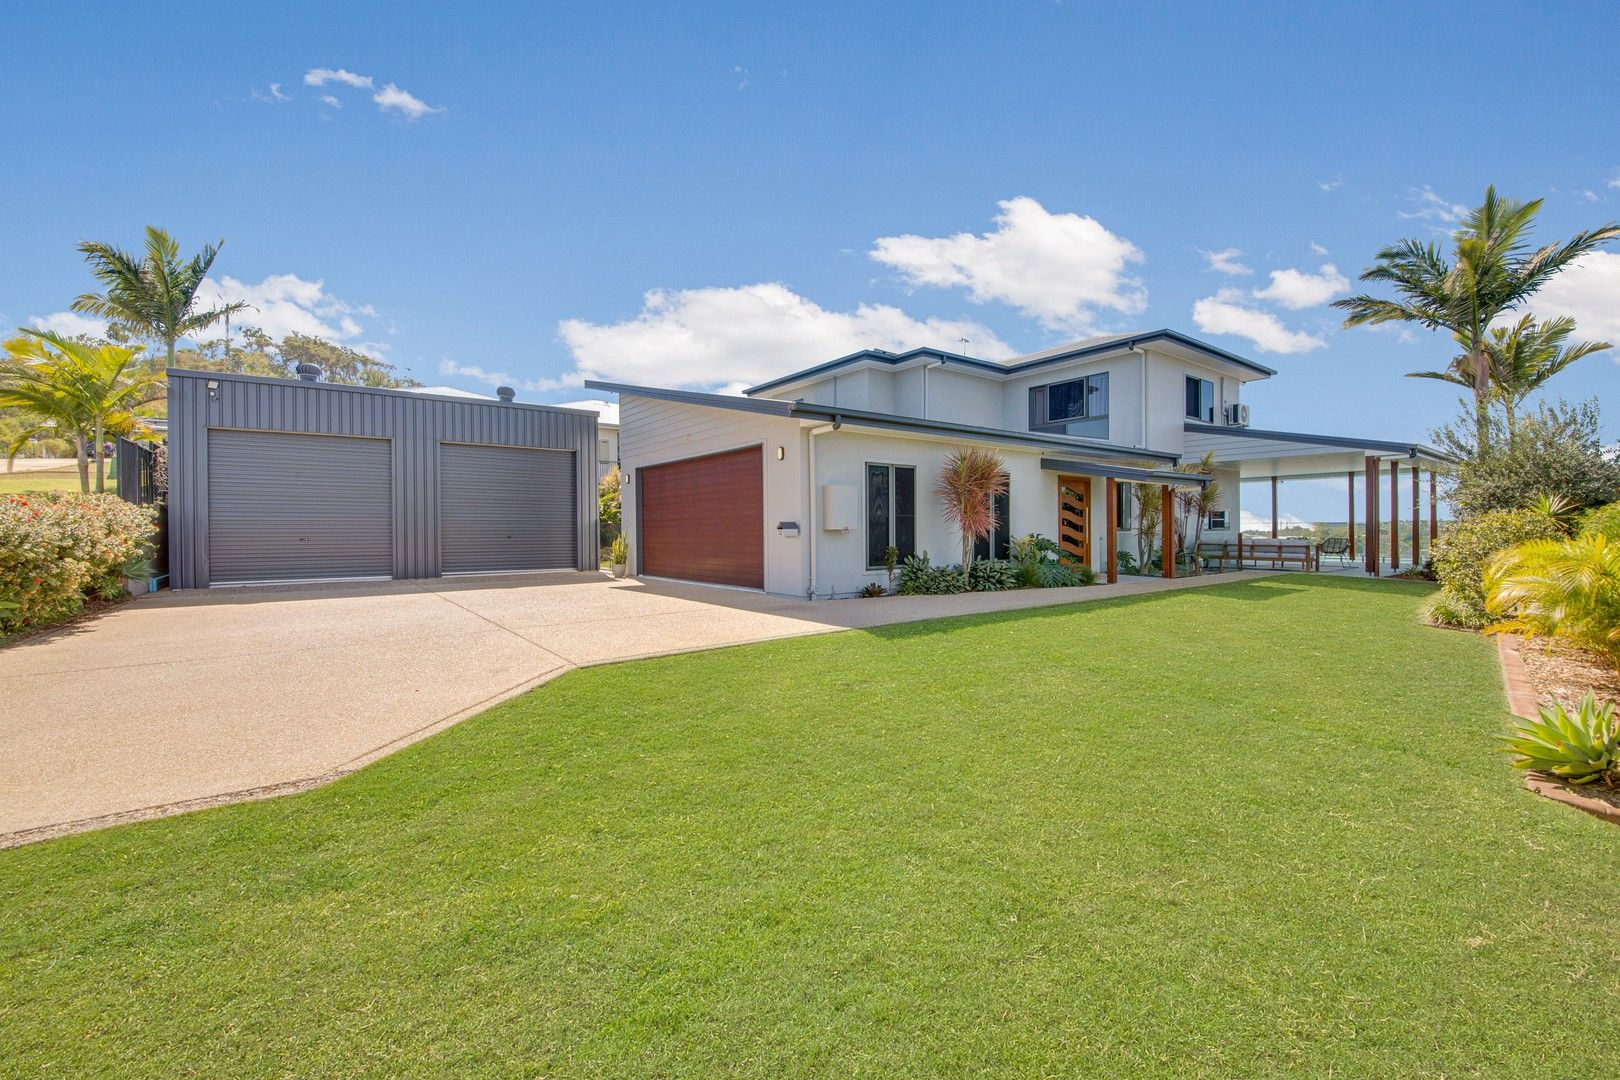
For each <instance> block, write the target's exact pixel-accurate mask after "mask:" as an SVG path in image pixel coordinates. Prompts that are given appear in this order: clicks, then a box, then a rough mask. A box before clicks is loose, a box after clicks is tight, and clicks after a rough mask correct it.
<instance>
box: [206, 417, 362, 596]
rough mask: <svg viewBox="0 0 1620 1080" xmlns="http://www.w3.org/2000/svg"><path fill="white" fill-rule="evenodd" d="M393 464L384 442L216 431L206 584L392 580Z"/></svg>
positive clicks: (211, 449) (211, 446) (211, 448)
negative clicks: (356, 579)
mask: <svg viewBox="0 0 1620 1080" xmlns="http://www.w3.org/2000/svg"><path fill="white" fill-rule="evenodd" d="M391 462H392V454H391V447H390V445H389V443H388V441H387V440H386V439H352V438H345V437H341V436H335V435H294V434H288V433H283V432H264V431H218V430H215V431H210V432H209V433H208V550H209V557H208V558H209V580H210V581H211V582H213V583H215V584H221V585H228V584H235V583H243V582H251V581H298V580H309V579H319V578H346V577H389V576H391V575H392V574H393V570H394V541H393V487H392V478H391Z"/></svg>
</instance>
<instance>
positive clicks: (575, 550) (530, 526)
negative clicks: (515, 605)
mask: <svg viewBox="0 0 1620 1080" xmlns="http://www.w3.org/2000/svg"><path fill="white" fill-rule="evenodd" d="M577 479H578V478H577V474H576V469H575V460H574V452H573V451H571V450H570V451H565V450H531V449H525V448H520V447H511V446H466V445H461V444H456V443H445V444H443V445H441V446H440V448H439V561H440V572H441V573H445V574H480V573H494V572H499V571H510V570H572V569H576V568H577V567H578V566H579V532H578V517H579V509H578V503H577V501H576V494H577V491H576V488H575V484H576V483H577Z"/></svg>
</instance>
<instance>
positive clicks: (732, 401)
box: [585, 379, 1180, 465]
mask: <svg viewBox="0 0 1620 1080" xmlns="http://www.w3.org/2000/svg"><path fill="white" fill-rule="evenodd" d="M585 385H586V387H588V388H589V389H592V390H609V391H612V392H613V393H615V394H629V395H630V396H632V397H647V398H654V399H657V400H660V401H673V402H676V403H679V404H683V405H706V406H708V407H710V408H715V409H735V410H737V411H739V412H753V413H763V414H765V415H767V416H780V417H783V418H785V419H798V420H820V421H823V422H825V423H831V424H859V425H861V426H863V427H881V428H891V429H893V430H896V431H912V432H919V433H922V434H927V435H955V436H959V437H961V438H967V439H981V440H985V441H988V442H1003V443H1011V444H1013V445H1017V446H1026V447H1033V448H1035V449H1039V450H1067V451H1069V452H1071V453H1076V454H1097V455H1099V456H1102V457H1114V458H1125V459H1130V460H1141V459H1150V460H1158V461H1163V462H1165V463H1167V464H1170V465H1174V464H1175V463H1176V462H1177V461H1179V460H1180V458H1179V457H1178V456H1177V455H1175V454H1171V453H1167V452H1165V451H1163V450H1147V449H1140V448H1137V447H1134V446H1120V445H1118V444H1116V443H1106V442H1100V441H1097V440H1094V439H1081V438H1077V437H1074V436H1067V435H1041V434H1038V433H1036V432H1032V431H1027V432H1026V431H1009V430H1007V429H1005V428H987V427H976V426H974V425H971V424H953V423H949V422H947V421H944V420H926V419H924V418H922V417H920V416H897V415H895V414H894V413H882V412H868V411H866V410H864V409H845V408H840V407H839V406H836V405H817V404H813V403H811V402H807V401H782V400H780V399H778V398H745V397H734V396H732V395H730V394H701V393H697V392H694V391H691V390H664V389H660V388H658V387H652V386H633V385H630V384H628V383H611V382H601V381H599V380H596V379H587V380H586V381H585Z"/></svg>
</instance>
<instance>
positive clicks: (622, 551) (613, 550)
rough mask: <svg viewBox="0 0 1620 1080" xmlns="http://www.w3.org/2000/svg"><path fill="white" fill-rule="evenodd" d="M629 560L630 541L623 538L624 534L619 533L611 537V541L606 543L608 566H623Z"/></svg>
mask: <svg viewBox="0 0 1620 1080" xmlns="http://www.w3.org/2000/svg"><path fill="white" fill-rule="evenodd" d="M629 561H630V543H629V541H627V540H625V538H624V534H623V533H620V534H619V535H618V536H615V537H614V538H613V543H612V544H610V545H608V564H609V565H610V566H624V565H625V564H626V563H628V562H629Z"/></svg>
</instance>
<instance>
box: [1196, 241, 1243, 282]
mask: <svg viewBox="0 0 1620 1080" xmlns="http://www.w3.org/2000/svg"><path fill="white" fill-rule="evenodd" d="M1198 254H1200V255H1202V256H1203V257H1204V260H1205V261H1206V262H1208V263H1209V268H1210V269H1211V270H1214V271H1216V272H1217V273H1221V274H1231V275H1232V276H1233V277H1237V276H1240V275H1242V274H1252V273H1254V271H1253V270H1251V269H1249V268H1248V267H1247V266H1245V265H1243V264H1242V263H1240V262H1238V261H1237V260H1238V256H1239V255H1242V254H1243V252H1241V251H1239V250H1238V249H1237V248H1235V247H1229V248H1222V249H1221V250H1220V251H1204V250H1203V249H1202V248H1200V249H1199V251H1198Z"/></svg>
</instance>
